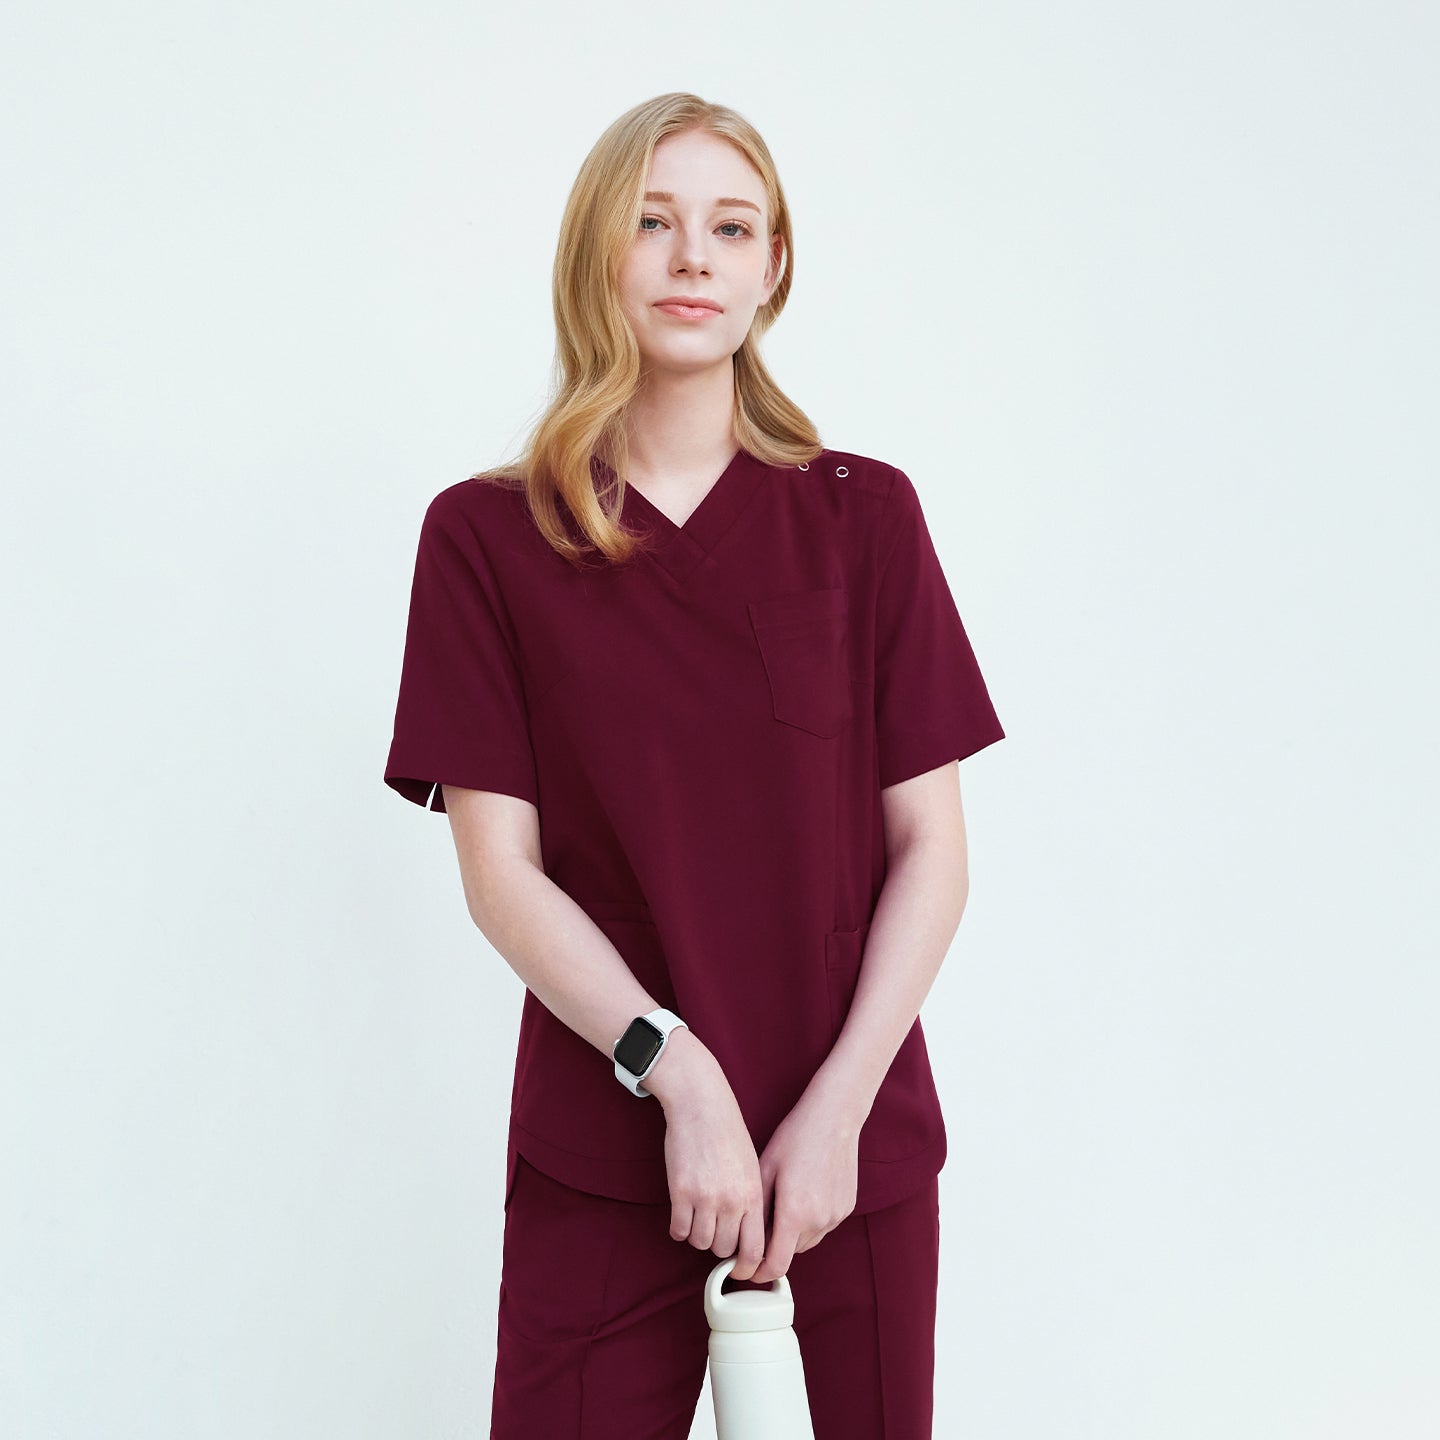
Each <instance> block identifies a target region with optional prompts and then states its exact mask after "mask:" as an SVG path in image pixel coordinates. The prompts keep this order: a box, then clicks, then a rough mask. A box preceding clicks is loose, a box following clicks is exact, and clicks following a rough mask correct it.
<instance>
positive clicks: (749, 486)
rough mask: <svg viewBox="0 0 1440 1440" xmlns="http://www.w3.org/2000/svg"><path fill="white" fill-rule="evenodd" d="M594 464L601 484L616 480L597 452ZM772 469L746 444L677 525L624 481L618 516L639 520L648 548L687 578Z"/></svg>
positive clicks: (679, 577)
mask: <svg viewBox="0 0 1440 1440" xmlns="http://www.w3.org/2000/svg"><path fill="white" fill-rule="evenodd" d="M591 469H592V473H594V474H595V477H596V479H597V481H598V482H599V483H600V484H602V485H608V484H610V483H612V482H613V478H614V475H615V472H614V471H613V470H612V469H611V468H610V466H608V465H607V464H606V463H605V462H604V461H603V460H601V459H600V458H599V457H598V456H592V457H591ZM769 469H770V467H769V466H767V465H766V464H764V462H763V461H761V460H759V459H757V458H756V457H755V456H754V455H752V454H751V453H750V452H749V451H748V450H746V449H745V447H744V446H743V445H742V446H741V447H740V448H739V449H738V450H736V452H735V454H734V455H733V456H731V458H730V463H729V464H728V465H726V467H725V468H724V470H722V471H721V472H720V476H719V478H718V479H717V480H716V481H715V483H714V484H713V485H711V487H710V488H709V489H708V490H707V491H706V492H705V494H704V496H703V497H702V498H701V501H700V503H699V504H698V505H697V506H696V507H695V508H694V509H693V510H692V511H691V512H690V514H689V515H688V516H687V517H686V519H685V523H684V524H683V525H677V524H676V523H675V522H674V521H673V520H672V519H671V518H670V517H669V516H668V515H667V514H666V513H665V512H664V511H663V510H661V509H660V508H659V507H658V506H656V505H654V504H652V503H651V502H650V501H649V500H647V499H646V498H645V496H644V495H642V494H641V493H640V491H639V490H637V489H636V488H635V486H633V485H626V486H625V494H624V497H623V499H622V501H621V506H620V518H621V519H622V520H624V521H630V522H634V523H638V525H639V527H640V528H642V529H643V530H644V531H645V532H646V534H647V535H648V537H649V538H648V540H647V541H646V546H647V549H648V550H649V552H650V554H651V555H653V556H654V557H655V559H656V560H657V561H658V562H659V563H660V564H661V565H663V566H664V567H665V569H666V570H667V571H669V572H670V574H671V575H673V576H674V577H675V579H677V580H684V579H686V578H687V577H688V576H689V575H690V574H691V572H692V571H694V570H695V568H696V567H697V566H698V565H700V564H701V563H702V562H703V561H704V560H705V559H706V557H707V556H708V555H709V554H710V552H711V551H712V550H714V548H715V546H716V545H717V544H718V543H719V541H720V538H721V536H723V535H724V534H725V532H726V531H727V530H728V529H729V528H730V526H731V525H732V524H734V522H735V521H736V520H737V519H738V518H739V516H740V512H741V510H743V509H744V508H745V505H746V502H747V501H749V500H750V498H751V497H752V496H753V495H754V494H755V492H756V490H757V489H758V487H759V485H760V482H761V481H762V480H763V479H764V478H765V476H766V474H767V473H769Z"/></svg>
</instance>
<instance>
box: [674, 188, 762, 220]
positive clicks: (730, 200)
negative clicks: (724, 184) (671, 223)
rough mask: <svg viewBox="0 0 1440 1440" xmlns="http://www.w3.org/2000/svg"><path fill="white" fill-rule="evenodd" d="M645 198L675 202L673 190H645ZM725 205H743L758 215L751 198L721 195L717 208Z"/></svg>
mask: <svg viewBox="0 0 1440 1440" xmlns="http://www.w3.org/2000/svg"><path fill="white" fill-rule="evenodd" d="M645 198H646V199H647V200H653V201H655V202H656V204H659V205H673V204H674V203H675V192H674V191H673V190H647V191H646V192H645ZM727 205H743V206H745V208H746V209H747V210H753V211H754V212H755V213H756V214H757V215H759V214H760V213H761V212H760V207H759V206H758V205H757V204H755V202H754V201H753V200H742V199H740V197H739V196H738V195H722V196H721V197H720V198H719V199H718V200H717V201H716V202H715V208H716V209H717V210H721V209H724V208H725V207H726V206H727Z"/></svg>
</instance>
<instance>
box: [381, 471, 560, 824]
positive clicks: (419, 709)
mask: <svg viewBox="0 0 1440 1440" xmlns="http://www.w3.org/2000/svg"><path fill="white" fill-rule="evenodd" d="M463 484H464V482H462V485H463ZM460 494H461V487H458V486H452V487H451V488H450V489H449V490H445V491H442V492H441V493H440V494H439V495H437V496H436V497H435V498H434V499H433V500H432V501H431V502H430V505H429V507H428V508H427V510H426V512H425V518H424V520H423V522H422V523H421V527H420V543H419V547H418V550H417V553H416V557H415V576H414V580H413V582H412V584H411V588H410V615H409V621H408V623H407V627H406V631H405V653H404V659H403V661H402V663H401V670H400V693H399V698H398V700H397V701H396V705H395V729H394V735H393V738H392V740H391V743H390V754H389V757H388V759H387V760H386V763H385V783H386V784H387V785H389V786H390V788H391V789H392V790H395V791H397V792H398V793H399V794H401V795H403V796H404V797H405V798H406V799H407V800H413V801H414V802H415V803H416V804H417V805H427V804H429V803H430V795H431V791H432V790H433V791H434V803H433V805H431V806H430V808H432V809H434V810H440V811H443V810H444V809H445V797H444V792H443V791H441V789H440V788H439V787H440V785H441V784H442V783H443V784H447V785H458V786H463V787H464V788H466V789H470V790H498V791H500V792H502V793H503V794H506V795H515V796H518V797H519V798H520V799H522V800H529V801H530V802H531V804H538V803H539V798H538V796H539V788H538V785H537V783H536V776H535V759H534V753H533V751H532V749H531V745H530V729H529V720H528V716H527V713H526V707H525V689H524V684H523V682H522V680H521V672H520V666H519V662H518V660H517V657H516V650H515V637H514V633H513V631H512V629H511V627H510V624H509V620H508V616H507V612H506V610H505V606H504V603H503V601H502V599H501V596H500V592H499V587H498V585H497V584H496V580H495V576H494V574H493V572H492V570H491V567H490V564H489V561H488V559H487V558H486V556H485V553H484V550H483V548H482V547H481V544H480V537H479V535H478V534H477V533H476V529H475V524H474V521H473V519H471V518H467V517H466V516H465V515H464V513H463V512H462V511H461V510H460V509H459V508H458V504H457V502H458V500H459V498H460Z"/></svg>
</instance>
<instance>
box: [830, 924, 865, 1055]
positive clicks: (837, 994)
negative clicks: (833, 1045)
mask: <svg viewBox="0 0 1440 1440" xmlns="http://www.w3.org/2000/svg"><path fill="white" fill-rule="evenodd" d="M869 933H870V926H869V925H868V924H865V925H862V926H861V927H860V928H859V929H858V930H832V931H830V933H829V934H828V935H826V937H825V982H826V988H827V989H828V990H829V992H830V1036H831V1040H832V1042H833V1040H834V1039H835V1038H836V1037H837V1036H838V1035H839V1034H840V1032H841V1030H843V1029H844V1028H845V1017H846V1016H847V1015H848V1014H849V1013H850V1006H851V1003H852V1002H853V1001H854V999H855V986H856V984H857V983H858V982H859V979H860V965H861V962H862V961H863V960H864V957H865V937H866V936H867V935H869Z"/></svg>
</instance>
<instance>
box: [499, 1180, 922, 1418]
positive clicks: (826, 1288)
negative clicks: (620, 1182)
mask: <svg viewBox="0 0 1440 1440" xmlns="http://www.w3.org/2000/svg"><path fill="white" fill-rule="evenodd" d="M939 1251H940V1207H939V1177H938V1176H936V1177H934V1178H932V1179H931V1180H930V1182H929V1183H928V1184H927V1185H925V1186H923V1187H922V1188H921V1189H920V1190H919V1191H918V1192H917V1193H916V1194H914V1195H912V1196H910V1197H909V1198H907V1199H905V1200H902V1201H900V1202H899V1203H897V1204H895V1205H891V1206H889V1207H888V1208H886V1209H882V1210H875V1211H872V1212H870V1213H869V1214H867V1215H854V1214H852V1215H849V1216H847V1217H846V1218H845V1220H844V1221H842V1222H841V1223H840V1224H839V1225H837V1226H836V1227H835V1229H834V1230H832V1231H831V1232H830V1233H829V1234H828V1235H826V1236H825V1237H824V1238H823V1239H822V1240H821V1241H820V1243H819V1244H818V1245H816V1246H814V1247H813V1248H812V1249H810V1250H804V1251H801V1252H800V1253H798V1254H797V1255H795V1257H794V1258H793V1259H792V1261H791V1263H790V1267H789V1270H788V1272H787V1278H788V1279H789V1281H790V1285H791V1287H792V1291H793V1294H794V1297H795V1334H796V1337H797V1338H798V1340H799V1342H800V1350H801V1356H802V1358H803V1360H804V1364H805V1382H806V1387H807V1389H808V1392H809V1397H810V1413H811V1417H812V1420H813V1422H814V1427H815V1440H930V1434H931V1419H932V1415H933V1404H934V1376H935V1308H936V1293H937V1284H938V1276H939ZM719 1262H720V1257H719V1256H717V1255H716V1254H715V1253H714V1251H711V1250H699V1249H697V1248H696V1247H695V1246H693V1245H691V1244H690V1243H689V1242H688V1241H684V1240H673V1239H671V1237H670V1205H669V1202H668V1201H667V1202H666V1203H664V1204H660V1205H641V1204H636V1203H634V1202H632V1201H628V1200H615V1199H612V1198H610V1197H609V1196H604V1195H592V1194H590V1193H588V1192H586V1191H583V1190H576V1189H573V1188H571V1187H570V1186H568V1185H564V1184H562V1183H561V1182H560V1181H558V1180H556V1179H554V1178H553V1177H551V1176H549V1175H547V1174H545V1173H544V1172H543V1171H541V1170H538V1169H537V1168H536V1167H535V1166H533V1165H532V1164H530V1162H529V1161H527V1160H526V1159H525V1157H524V1156H523V1155H520V1154H518V1153H516V1154H515V1155H514V1157H513V1168H512V1170H511V1177H510V1180H509V1184H508V1187H507V1190H506V1195H505V1237H504V1244H503V1254H502V1261H501V1279H500V1311H499V1322H498V1339H497V1345H498V1349H497V1354H496V1363H495V1389H494V1399H493V1404H492V1409H491V1426H490V1436H491V1440H522V1437H523V1440H622V1437H623V1440H686V1437H688V1436H689V1434H690V1427H691V1422H692V1420H693V1419H694V1416H695V1411H696V1406H697V1402H698V1401H699V1398H700V1394H701V1387H702V1385H703V1383H704V1380H705V1368H706V1363H707V1357H708V1351H707V1346H708V1344H709V1340H710V1327H709V1324H708V1322H707V1321H706V1319H705V1305H704V1299H703V1292H704V1287H705V1280H706V1277H707V1276H708V1275H709V1273H710V1271H711V1269H712V1268H713V1267H714V1266H715V1265H717V1264H719ZM745 1288H755V1287H754V1286H753V1282H751V1281H748V1280H747V1281H730V1280H727V1281H726V1289H727V1290H731V1289H745Z"/></svg>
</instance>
